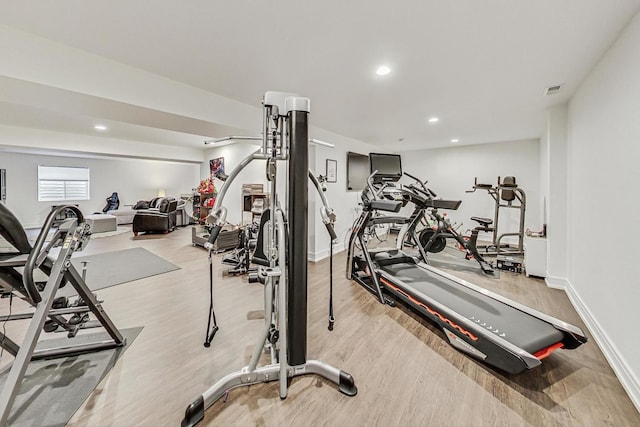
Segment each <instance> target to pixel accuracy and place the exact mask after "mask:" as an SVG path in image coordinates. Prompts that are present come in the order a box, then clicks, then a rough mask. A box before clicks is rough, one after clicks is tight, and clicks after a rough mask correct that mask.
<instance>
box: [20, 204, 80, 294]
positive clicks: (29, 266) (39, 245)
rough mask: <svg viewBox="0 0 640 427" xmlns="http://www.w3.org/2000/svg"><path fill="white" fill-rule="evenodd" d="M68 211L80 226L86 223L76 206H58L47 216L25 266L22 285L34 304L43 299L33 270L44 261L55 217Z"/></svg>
mask: <svg viewBox="0 0 640 427" xmlns="http://www.w3.org/2000/svg"><path fill="white" fill-rule="evenodd" d="M66 209H69V210H71V211H73V213H74V214H75V215H76V218H77V222H78V224H81V223H84V216H83V215H82V212H81V211H80V209H78V207H76V206H73V205H63V206H58V207H57V208H56V209H55V210H52V211H51V212H50V213H49V215H48V216H47V219H46V220H45V222H44V225H43V226H42V230H41V231H40V234H39V235H38V239H37V240H36V243H35V245H33V249H32V250H31V253H29V257H28V258H27V262H26V263H25V265H24V272H23V274H22V283H23V285H24V288H25V290H26V292H27V295H29V298H31V300H32V301H33V302H34V304H38V303H39V302H40V301H42V297H41V296H40V293H39V292H38V288H37V287H36V284H35V281H34V280H33V270H35V269H36V268H38V267H40V265H39V263H42V261H44V257H42V256H41V252H42V250H43V247H44V244H45V242H46V240H47V236H48V234H49V231H50V230H51V228H52V227H53V221H54V220H55V217H56V216H57V215H59V214H60V213H61V212H63V211H64V210H66Z"/></svg>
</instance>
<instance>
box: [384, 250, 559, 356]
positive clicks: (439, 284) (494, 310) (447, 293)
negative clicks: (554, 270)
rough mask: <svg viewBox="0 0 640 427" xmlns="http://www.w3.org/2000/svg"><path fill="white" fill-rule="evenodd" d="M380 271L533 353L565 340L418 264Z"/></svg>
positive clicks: (556, 332)
mask: <svg viewBox="0 0 640 427" xmlns="http://www.w3.org/2000/svg"><path fill="white" fill-rule="evenodd" d="M380 269H382V270H383V271H385V272H386V273H388V274H390V275H391V276H393V277H395V278H396V279H398V280H400V281H402V282H404V283H405V284H407V285H408V286H410V287H411V288H413V289H415V290H416V291H417V292H419V293H421V294H424V295H425V296H426V297H428V298H431V299H433V300H434V301H437V302H438V303H439V304H442V305H444V306H445V307H448V308H449V309H451V310H453V311H455V312H456V313H458V314H460V315H461V316H463V317H465V318H467V319H469V320H471V321H473V322H475V323H477V324H478V326H479V327H484V328H486V329H487V330H490V331H493V332H495V333H496V335H498V336H500V337H501V338H503V339H504V340H506V341H509V342H510V343H512V344H514V345H516V346H518V347H520V348H521V349H523V350H525V351H527V352H529V353H531V354H533V353H535V352H537V351H539V350H542V349H544V348H546V347H548V346H550V345H553V344H555V343H557V342H559V341H561V340H562V338H563V335H562V332H560V331H559V330H557V329H556V328H554V327H553V326H552V325H551V324H549V323H547V322H545V321H543V320H540V319H538V318H536V317H534V316H531V315H529V314H527V313H524V312H522V311H520V310H518V309H516V308H514V307H511V306H509V305H507V304H505V303H502V302H500V301H498V300H495V299H493V298H491V297H489V296H487V295H484V294H482V293H480V292H477V291H474V290H473V289H470V288H467V287H466V286H464V285H461V284H459V283H456V282H455V281H453V280H450V279H448V278H446V277H443V276H440V275H438V274H434V273H432V272H431V271H428V270H426V269H424V268H421V267H419V266H417V265H414V264H409V263H397V264H390V265H384V266H381V267H380ZM408 290H410V289H408ZM425 302H426V301H425ZM427 305H428V304H427Z"/></svg>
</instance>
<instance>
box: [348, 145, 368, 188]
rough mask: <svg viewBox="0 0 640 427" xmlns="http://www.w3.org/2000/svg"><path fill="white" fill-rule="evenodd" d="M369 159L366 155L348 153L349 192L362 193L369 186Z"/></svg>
mask: <svg viewBox="0 0 640 427" xmlns="http://www.w3.org/2000/svg"><path fill="white" fill-rule="evenodd" d="M369 175H370V174H369V157H368V156H365V155H364V154H358V153H352V152H351V151H349V152H348V153H347V191H361V190H363V189H364V187H366V186H367V178H368V177H369Z"/></svg>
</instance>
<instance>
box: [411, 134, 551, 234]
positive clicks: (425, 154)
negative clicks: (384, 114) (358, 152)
mask: <svg viewBox="0 0 640 427" xmlns="http://www.w3.org/2000/svg"><path fill="white" fill-rule="evenodd" d="M539 150H540V143H539V141H538V140H526V141H513V142H500V143H491V144H481V145H468V146H452V147H449V148H438V149H431V150H418V151H407V152H403V153H401V154H402V169H403V170H404V171H405V172H408V173H410V174H412V175H414V176H416V177H418V178H420V179H422V180H428V181H429V182H428V184H427V186H428V187H429V188H431V189H432V190H433V191H435V193H436V194H437V195H438V196H439V197H442V198H443V199H452V200H462V205H461V206H460V208H459V209H458V210H457V211H449V212H448V216H449V218H451V220H452V221H453V222H457V223H462V224H463V227H462V228H461V229H460V231H466V230H467V229H472V228H473V227H475V225H476V224H475V223H474V222H472V221H471V220H470V217H472V216H480V217H486V218H491V219H493V212H494V201H493V198H492V197H491V196H490V195H488V194H487V192H486V191H481V190H478V191H476V192H475V193H466V191H467V190H471V188H472V186H473V182H474V178H475V177H477V178H478V182H479V183H486V184H493V185H496V184H497V180H498V176H500V177H505V176H509V175H511V176H515V177H516V182H517V183H518V186H519V187H520V188H522V189H523V190H524V191H525V193H526V197H527V209H526V215H525V228H530V229H532V230H539V229H541V228H542V216H541V209H540V152H539ZM518 215H519V214H518V211H517V210H516V209H506V210H502V211H501V212H500V217H501V220H500V224H499V232H500V233H506V232H517V231H518ZM480 239H491V236H490V235H483V234H481V235H480ZM504 240H505V241H509V240H507V238H505V239H504ZM511 241H513V240H511Z"/></svg>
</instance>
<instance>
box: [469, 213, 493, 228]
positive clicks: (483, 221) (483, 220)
mask: <svg viewBox="0 0 640 427" xmlns="http://www.w3.org/2000/svg"><path fill="white" fill-rule="evenodd" d="M471 220H472V221H475V222H477V223H479V224H481V225H484V226H485V227H486V226H487V225H491V223H492V222H493V220H492V219H489V218H482V217H479V216H472V217H471Z"/></svg>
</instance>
